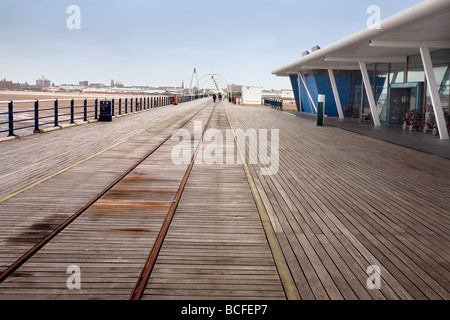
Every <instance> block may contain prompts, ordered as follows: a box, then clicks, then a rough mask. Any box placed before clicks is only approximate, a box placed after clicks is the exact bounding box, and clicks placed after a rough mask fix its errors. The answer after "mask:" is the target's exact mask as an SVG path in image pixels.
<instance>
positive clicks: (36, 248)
mask: <svg viewBox="0 0 450 320" xmlns="http://www.w3.org/2000/svg"><path fill="white" fill-rule="evenodd" d="M210 104H211V101H208V102H207V103H205V105H204V106H202V107H201V108H200V110H198V111H197V112H196V113H195V114H194V115H193V116H191V117H190V118H189V119H188V120H186V121H185V122H183V124H182V125H181V126H180V127H179V129H181V128H183V127H184V126H185V125H187V124H188V123H189V122H190V121H191V120H192V119H193V118H194V117H195V116H197V115H198V114H199V113H200V112H201V111H203V110H204V109H205V108H206V107H208V105H210ZM214 107H215V106H214ZM211 115H212V113H211ZM210 118H211V116H210ZM208 122H209V120H208ZM205 128H206V126H205ZM171 136H172V135H168V136H167V137H165V138H164V139H163V140H162V141H161V142H160V143H159V144H158V145H157V146H156V147H154V148H153V149H152V150H150V151H149V152H148V153H146V154H145V155H144V156H143V157H142V158H141V159H139V160H138V161H137V162H136V163H135V164H134V165H132V166H131V167H130V168H129V169H127V170H126V171H125V172H124V173H123V174H121V175H120V176H119V177H118V178H117V179H116V180H114V181H113V182H112V183H111V184H109V185H108V186H107V187H106V188H104V189H103V190H102V191H101V192H100V193H98V194H97V195H96V196H95V197H94V198H92V199H91V200H90V201H89V202H88V203H86V204H85V205H84V206H83V207H82V208H80V209H79V210H78V211H77V212H75V213H74V214H73V215H72V216H70V217H69V218H68V219H66V220H65V221H64V222H63V223H62V224H60V225H59V226H58V227H57V228H55V229H54V230H53V231H52V232H50V233H49V234H48V235H47V236H45V237H44V238H43V239H42V240H40V241H39V242H38V243H36V244H35V245H34V246H33V247H32V248H31V249H30V250H28V251H27V252H26V253H25V254H23V255H22V256H21V257H20V258H19V259H17V260H16V261H15V262H14V263H13V264H11V265H10V266H9V267H8V268H6V269H5V270H4V271H3V272H2V273H1V274H0V283H2V282H3V281H5V280H6V279H7V278H8V277H9V276H10V275H11V274H12V273H13V272H14V271H15V270H17V269H18V268H19V267H20V266H22V265H23V264H24V263H25V262H26V261H28V260H29V259H30V258H31V257H32V256H33V255H35V254H36V253H37V252H38V251H39V250H41V249H42V248H43V247H44V246H45V245H46V244H47V243H49V242H50V241H51V240H52V239H53V238H54V237H55V236H56V235H58V234H59V233H60V232H61V231H63V230H64V229H65V228H66V227H67V226H69V225H70V224H71V223H72V222H73V221H74V220H76V219H77V218H78V217H79V216H80V215H81V214H82V213H83V212H85V211H86V210H87V209H88V208H89V207H91V206H92V205H93V204H94V203H95V202H97V201H98V200H99V199H100V198H101V197H103V196H104V195H105V194H106V193H107V192H108V191H109V190H111V189H112V188H113V187H114V186H115V185H117V184H118V183H119V182H120V181H121V180H123V179H124V178H125V177H126V176H127V175H128V174H130V173H131V172H132V171H133V170H134V169H136V167H138V166H139V165H140V164H141V163H142V162H144V161H145V160H146V159H148V158H149V157H150V156H151V155H152V154H153V153H154V152H155V151H156V150H158V149H159V148H160V147H161V146H162V145H163V144H164V143H165V142H167V141H168V140H169V139H170V138H171ZM202 137H203V135H202ZM197 150H198V148H197ZM193 159H194V156H193ZM183 180H184V179H183ZM182 184H183V183H182ZM184 184H185V182H184ZM184 184H183V187H184ZM180 187H181V186H180ZM179 191H180V190H179ZM179 196H181V193H180V194H178V193H177V197H179ZM174 203H175V200H174ZM172 207H173V205H172ZM172 207H171V210H172ZM175 208H176V207H175ZM175 208H174V209H175ZM174 209H173V210H174Z"/></svg>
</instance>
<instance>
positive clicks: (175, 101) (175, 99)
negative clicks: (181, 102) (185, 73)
mask: <svg viewBox="0 0 450 320" xmlns="http://www.w3.org/2000/svg"><path fill="white" fill-rule="evenodd" d="M173 104H174V105H175V106H176V105H178V95H174V96H173Z"/></svg>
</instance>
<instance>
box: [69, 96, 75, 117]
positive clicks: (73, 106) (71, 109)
mask: <svg viewBox="0 0 450 320" xmlns="http://www.w3.org/2000/svg"><path fill="white" fill-rule="evenodd" d="M74 122H75V100H74V99H72V100H70V123H74Z"/></svg>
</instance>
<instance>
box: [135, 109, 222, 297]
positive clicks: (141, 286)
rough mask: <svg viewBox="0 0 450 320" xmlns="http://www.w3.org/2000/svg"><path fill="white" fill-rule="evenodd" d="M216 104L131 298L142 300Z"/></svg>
mask: <svg viewBox="0 0 450 320" xmlns="http://www.w3.org/2000/svg"><path fill="white" fill-rule="evenodd" d="M215 107H216V105H215V104H214V107H213V109H212V111H211V114H210V115H209V118H208V121H207V122H206V124H205V127H204V128H203V131H202V135H201V139H200V141H199V142H198V143H197V147H196V148H195V151H194V153H193V154H192V157H191V162H190V163H189V165H188V168H187V169H186V172H185V173H184V176H183V179H182V180H181V183H180V186H179V187H178V190H177V194H176V196H175V199H174V200H173V202H172V205H171V206H170V209H169V212H168V213H167V217H166V219H165V220H164V223H163V226H162V227H161V230H160V232H159V234H158V237H157V238H156V241H155V244H154V245H153V248H152V250H151V252H150V255H149V257H148V259H147V263H146V264H145V267H144V269H143V271H142V275H141V277H140V278H139V281H138V283H137V285H136V288H135V290H134V292H133V295H132V297H131V300H140V299H141V298H142V295H143V293H144V290H145V286H146V285H147V282H148V279H149V278H150V274H151V272H152V269H153V267H154V265H155V262H156V259H157V257H158V253H159V251H160V250H161V246H162V244H163V242H164V238H165V236H166V234H167V231H168V229H169V226H170V223H171V221H172V219H173V216H174V214H175V210H176V209H177V206H178V204H179V203H180V199H181V195H182V194H183V190H184V187H185V186H186V183H187V180H188V179H189V175H190V173H191V171H192V167H193V166H194V162H195V158H196V156H197V154H198V151H199V149H200V148H201V145H202V139H203V136H204V134H205V131H206V128H207V127H208V125H209V122H210V121H211V117H212V115H213V113H214V110H215Z"/></svg>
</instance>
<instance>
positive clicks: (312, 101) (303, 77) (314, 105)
mask: <svg viewBox="0 0 450 320" xmlns="http://www.w3.org/2000/svg"><path fill="white" fill-rule="evenodd" d="M300 77H301V78H302V82H303V85H304V86H305V89H306V93H307V94H308V97H309V101H311V104H312V105H313V107H314V110H315V111H316V113H317V107H316V104H315V103H314V100H313V99H312V97H311V94H310V93H309V89H308V86H307V85H306V80H305V76H304V75H303V73H300Z"/></svg>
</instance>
